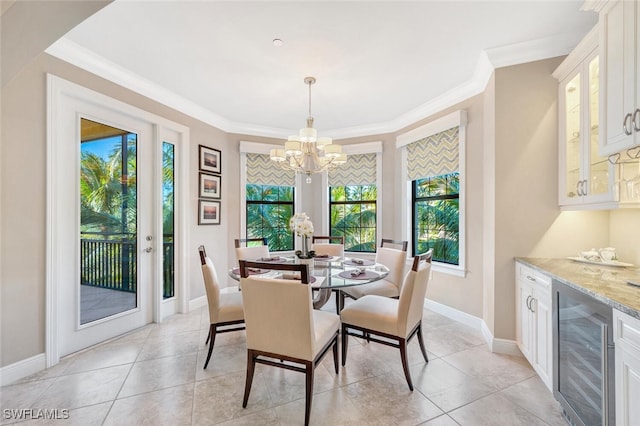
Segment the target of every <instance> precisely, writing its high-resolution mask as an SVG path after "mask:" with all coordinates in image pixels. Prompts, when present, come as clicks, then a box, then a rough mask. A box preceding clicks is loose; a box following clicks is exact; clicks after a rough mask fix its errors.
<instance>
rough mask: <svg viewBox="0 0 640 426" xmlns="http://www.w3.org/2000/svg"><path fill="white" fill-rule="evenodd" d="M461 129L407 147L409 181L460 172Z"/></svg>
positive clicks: (427, 138)
mask: <svg viewBox="0 0 640 426" xmlns="http://www.w3.org/2000/svg"><path fill="white" fill-rule="evenodd" d="M459 134H460V127H459V126H456V127H453V128H451V129H448V130H445V131H442V132H440V133H436V134H434V135H431V136H428V137H426V138H423V139H420V140H418V141H415V142H413V143H410V144H408V145H407V179H408V180H410V181H413V180H416V179H422V178H425V177H429V176H439V175H444V174H448V173H453V172H457V171H458V170H459V167H460V166H459V143H458V142H459Z"/></svg>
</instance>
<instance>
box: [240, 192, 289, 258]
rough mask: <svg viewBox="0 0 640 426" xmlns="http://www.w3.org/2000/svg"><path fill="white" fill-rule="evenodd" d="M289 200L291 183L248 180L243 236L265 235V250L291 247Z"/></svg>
mask: <svg viewBox="0 0 640 426" xmlns="http://www.w3.org/2000/svg"><path fill="white" fill-rule="evenodd" d="M293 200H294V188H293V187H291V186H273V185H257V184H248V185H247V202H246V206H247V212H246V214H247V216H246V217H247V228H246V229H247V234H246V238H266V239H267V242H268V243H269V251H283V250H293V233H292V232H291V230H290V229H289V219H291V216H293Z"/></svg>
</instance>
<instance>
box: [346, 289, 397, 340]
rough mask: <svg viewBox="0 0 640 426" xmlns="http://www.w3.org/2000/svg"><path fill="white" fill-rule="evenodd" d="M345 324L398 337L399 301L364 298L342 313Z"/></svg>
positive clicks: (376, 297)
mask: <svg viewBox="0 0 640 426" xmlns="http://www.w3.org/2000/svg"><path fill="white" fill-rule="evenodd" d="M340 318H341V319H342V321H343V322H345V323H347V324H351V325H355V326H356V327H363V328H370V329H374V330H378V331H380V332H382V333H387V334H391V335H394V336H397V335H398V326H397V324H398V300H397V299H390V298H388V297H383V296H374V295H369V296H363V297H361V298H360V299H358V300H356V301H354V302H353V303H350V304H349V305H347V306H346V307H345V308H344V309H343V310H342V311H340Z"/></svg>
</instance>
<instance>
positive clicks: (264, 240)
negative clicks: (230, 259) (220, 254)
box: [233, 237, 269, 248]
mask: <svg viewBox="0 0 640 426" xmlns="http://www.w3.org/2000/svg"><path fill="white" fill-rule="evenodd" d="M233 243H234V244H235V246H236V248H240V245H241V244H242V243H244V244H245V245H246V246H247V247H248V246H249V243H262V244H261V245H263V246H268V245H269V243H268V242H267V238H266V237H265V238H236V239H235V240H233Z"/></svg>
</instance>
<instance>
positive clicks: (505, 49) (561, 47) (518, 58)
mask: <svg viewBox="0 0 640 426" xmlns="http://www.w3.org/2000/svg"><path fill="white" fill-rule="evenodd" d="M581 39H582V36H581V35H580V34H577V33H564V34H557V35H554V36H551V37H545V38H540V39H537V40H530V41H525V42H522V43H514V44H510V45H508V46H501V47H494V48H491V49H487V51H486V52H487V56H488V57H489V60H490V61H491V63H492V64H493V66H494V67H495V68H502V67H507V66H511V65H518V64H524V63H526V62H533V61H540V60H542V59H547V58H555V57H557V56H563V55H567V54H569V52H571V51H572V50H573V48H574V47H575V46H576V45H577V44H578V43H579V42H580V40H581Z"/></svg>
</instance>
